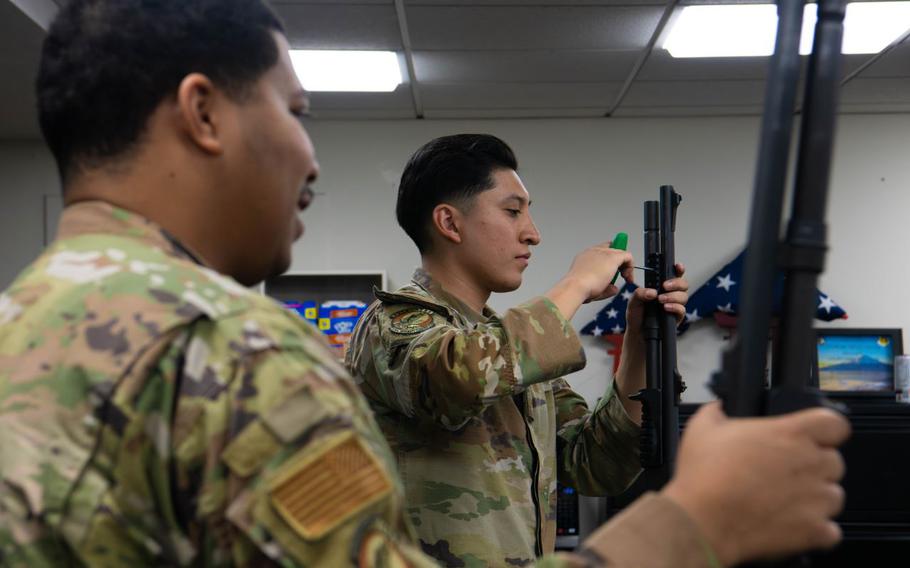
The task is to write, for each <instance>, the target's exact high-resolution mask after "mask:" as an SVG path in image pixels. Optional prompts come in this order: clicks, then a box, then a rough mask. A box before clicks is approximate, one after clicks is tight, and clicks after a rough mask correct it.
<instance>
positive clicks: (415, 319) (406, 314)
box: [389, 308, 433, 335]
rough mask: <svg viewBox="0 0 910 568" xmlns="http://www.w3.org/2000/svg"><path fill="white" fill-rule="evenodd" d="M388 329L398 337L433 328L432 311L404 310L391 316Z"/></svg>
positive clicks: (421, 309) (424, 309)
mask: <svg viewBox="0 0 910 568" xmlns="http://www.w3.org/2000/svg"><path fill="white" fill-rule="evenodd" d="M389 319H390V320H391V324H390V326H389V327H390V328H391V329H392V331H393V332H395V333H397V334H398V335H414V334H416V333H420V332H422V331H425V330H427V329H430V328H431V327H433V310H428V309H426V308H405V309H403V310H399V311H397V312H395V313H394V314H392V316H391V318H389Z"/></svg>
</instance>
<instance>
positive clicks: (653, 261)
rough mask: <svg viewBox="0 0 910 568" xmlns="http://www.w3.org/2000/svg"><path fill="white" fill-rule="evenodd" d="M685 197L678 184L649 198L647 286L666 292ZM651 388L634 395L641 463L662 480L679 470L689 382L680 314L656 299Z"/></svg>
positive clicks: (650, 338) (649, 348)
mask: <svg viewBox="0 0 910 568" xmlns="http://www.w3.org/2000/svg"><path fill="white" fill-rule="evenodd" d="M681 201H682V198H681V197H680V196H679V194H678V193H676V191H674V190H673V187H672V186H669V185H664V186H661V188H660V201H645V205H644V212H645V219H644V227H645V231H644V243H645V268H647V270H646V271H645V286H646V287H647V288H653V289H655V290H657V291H658V292H659V293H663V292H664V290H663V283H664V282H666V281H667V280H669V279H670V278H673V277H675V276H676V251H675V248H676V244H675V239H674V231H675V230H676V210H677V208H678V207H679V204H680V202H681ZM641 329H642V336H643V338H644V340H645V348H646V351H645V370H646V374H647V386H646V388H644V389H642V390H641V391H639V392H638V393H637V394H635V395H633V396H632V397H631V398H632V399H633V400H637V401H639V402H641V405H642V409H641V412H642V418H641V465H642V467H643V468H645V469H646V470H651V471H652V472H653V473H651V475H653V476H656V478H657V479H656V480H655V482H656V483H657V484H659V485H663V484H664V483H666V482H667V481H668V480H669V479H670V476H671V475H672V474H673V466H674V464H675V462H676V452H677V448H678V446H679V397H680V394H681V393H682V391H683V390H685V385H684V384H683V382H682V377H681V376H680V374H679V370H678V369H677V366H676V318H674V317H673V315H672V314H669V313H667V311H666V310H664V309H662V307H661V305H660V304H659V303H658V302H657V300H654V301H652V302H648V303H647V304H646V305H645V313H644V321H643V322H642V326H641Z"/></svg>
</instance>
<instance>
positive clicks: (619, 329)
mask: <svg viewBox="0 0 910 568" xmlns="http://www.w3.org/2000/svg"><path fill="white" fill-rule="evenodd" d="M610 331H612V332H613V333H614V334H615V335H619V334H620V333H622V326H621V325H618V324H617V325H614V326H613V329H611V330H610Z"/></svg>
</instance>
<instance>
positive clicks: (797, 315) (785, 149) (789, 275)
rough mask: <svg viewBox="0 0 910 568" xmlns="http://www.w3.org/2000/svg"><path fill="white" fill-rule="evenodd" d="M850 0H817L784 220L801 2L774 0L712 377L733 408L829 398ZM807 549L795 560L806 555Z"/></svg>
mask: <svg viewBox="0 0 910 568" xmlns="http://www.w3.org/2000/svg"><path fill="white" fill-rule="evenodd" d="M845 9H846V8H845V0H819V2H818V20H817V23H816V26H815V39H814V43H813V46H812V53H811V55H810V56H809V63H808V72H807V78H806V82H805V92H804V96H803V101H802V125H801V128H800V140H799V148H798V152H797V164H796V174H795V184H794V190H793V198H792V207H791V213H790V214H791V217H790V221H789V224H788V226H787V231H786V237H785V239H784V241H783V243H781V242H780V225H781V217H782V211H781V210H782V208H783V199H784V193H785V191H784V190H785V184H786V178H787V162H788V158H789V151H790V139H791V134H792V129H793V111H794V107H795V99H796V89H797V84H798V81H799V76H800V56H799V43H800V41H799V40H800V31H801V29H802V16H803V1H802V0H778V2H777V10H778V17H779V20H778V28H777V42H776V44H775V50H774V55H773V57H772V58H771V63H770V70H769V74H768V83H767V87H766V92H765V108H764V116H763V119H762V130H761V141H760V145H759V157H758V169H757V172H756V175H755V190H754V194H753V201H752V219H751V221H750V227H749V242H748V247H747V251H746V257H745V266H744V272H743V282H742V289H741V291H740V311H739V325H738V332H737V336H736V338H735V340H734V341H733V343H732V345H731V346H730V348H729V349H728V350H727V351H726V352H725V353H724V355H723V358H722V368H721V370H720V371H719V372H717V373H716V374H715V375H714V376H713V377H712V385H711V386H712V389H713V390H714V392H715V393H716V394H717V395H718V396H719V397H720V398H721V399H723V404H724V410H725V411H726V413H727V414H728V415H730V416H761V415H771V414H782V413H786V412H792V411H795V410H799V409H803V408H808V407H812V406H818V405H822V404H826V402H825V400H824V398H823V397H822V396H821V394H820V393H819V391H818V390H817V389H812V388H810V387H809V386H808V384H809V380H810V366H811V360H812V359H811V357H812V350H813V348H814V345H813V343H814V336H813V334H812V318H813V314H814V312H815V308H816V305H815V301H816V300H815V298H816V296H815V294H816V292H815V290H816V282H817V279H818V275H819V274H820V273H821V271H822V269H823V268H824V257H825V251H826V249H827V246H826V243H825V241H826V227H825V207H826V201H827V193H828V179H829V176H830V169H831V153H832V146H833V142H834V128H835V119H836V110H837V100H838V92H839V84H838V83H839V81H840V70H841V42H842V38H843V29H844V28H843V20H844V12H845ZM780 270H783V272H784V276H785V285H784V296H783V302H782V311H781V314H780V325H779V330H780V336H779V342H778V345H779V346H778V348H777V351H776V352H775V353H774V356H773V369H772V373H771V375H772V382H771V388H770V389H769V390H765V388H764V371H765V368H766V364H767V345H768V335H769V330H770V325H771V313H770V306H771V305H772V299H773V297H772V295H773V289H774V283H775V279H776V278H777V275H778V273H779V271H780ZM806 560H807V558H806V557H802V558H800V559H798V561H801V562H802V564H805V563H806Z"/></svg>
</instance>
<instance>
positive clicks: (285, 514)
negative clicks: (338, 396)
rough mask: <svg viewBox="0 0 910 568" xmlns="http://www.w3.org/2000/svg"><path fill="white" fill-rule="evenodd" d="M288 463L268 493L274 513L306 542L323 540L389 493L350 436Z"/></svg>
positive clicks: (383, 477)
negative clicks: (288, 467)
mask: <svg viewBox="0 0 910 568" xmlns="http://www.w3.org/2000/svg"><path fill="white" fill-rule="evenodd" d="M289 465H290V469H288V471H287V472H285V473H282V474H279V476H278V477H277V478H276V479H275V480H274V481H273V482H272V483H271V484H270V486H269V494H270V496H271V500H272V505H273V506H274V507H275V509H276V510H277V511H278V514H279V515H281V517H282V518H283V519H284V520H285V521H286V522H287V523H288V524H289V525H290V526H291V527H292V528H293V529H294V530H295V531H296V532H297V533H298V534H300V535H301V536H302V537H304V538H306V539H318V538H321V537H323V536H324V535H325V534H326V533H328V532H329V531H331V530H332V529H334V528H335V527H337V526H338V525H340V524H341V523H343V522H344V521H346V520H347V519H349V518H351V517H353V516H354V515H356V514H357V513H359V512H360V511H362V510H364V509H366V508H367V507H369V506H370V505H372V504H374V503H376V502H377V501H379V500H380V499H382V498H383V497H385V496H386V495H388V494H389V493H390V492H391V491H392V483H391V481H390V480H389V476H388V474H387V473H386V472H385V470H384V468H383V467H382V465H381V464H380V463H379V461H378V460H377V458H376V457H375V456H374V455H373V454H372V453H371V452H370V451H369V450H367V449H366V447H364V445H363V442H362V441H361V440H360V439H359V438H357V437H356V436H355V435H354V433H352V432H349V433H346V434H344V435H342V436H339V437H338V438H337V439H335V440H333V441H331V442H329V443H328V445H326V446H325V447H323V448H321V449H320V451H319V453H317V454H316V455H313V456H304V457H303V458H302V459H300V460H299V461H296V462H292V463H291V464H289Z"/></svg>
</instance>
